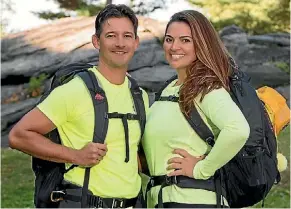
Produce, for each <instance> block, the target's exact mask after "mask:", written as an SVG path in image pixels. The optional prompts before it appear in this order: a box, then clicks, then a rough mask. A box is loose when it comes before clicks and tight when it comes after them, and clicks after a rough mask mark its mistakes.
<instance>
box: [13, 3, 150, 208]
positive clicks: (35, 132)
mask: <svg viewBox="0 0 291 209" xmlns="http://www.w3.org/2000/svg"><path fill="white" fill-rule="evenodd" d="M137 27H138V20H137V18H136V16H135V15H134V13H133V11H132V10H131V9H130V8H128V7H126V6H125V5H107V6H106V7H105V8H104V9H103V10H102V11H100V13H99V14H98V15H97V17H96V21H95V30H96V31H95V34H94V35H93V36H92V43H93V45H94V47H95V48H96V49H99V65H98V67H93V68H91V69H89V70H91V71H92V72H94V74H95V76H96V77H97V78H98V81H99V82H100V84H101V85H100V86H102V88H103V90H104V91H105V93H106V97H107V102H108V110H109V112H118V113H123V114H126V113H135V110H134V105H133V101H132V96H131V93H130V89H129V80H128V78H127V76H126V73H127V70H128V64H129V61H130V60H131V58H132V56H133V54H134V51H135V50H136V49H137V47H138V44H139V38H138V36H137ZM143 99H144V102H145V107H146V108H148V96H147V94H146V92H145V91H143ZM96 125H98V124H96ZM55 128H57V129H58V131H59V134H60V137H61V141H62V144H63V145H60V144H56V143H53V142H52V141H50V140H48V139H47V138H46V137H44V135H45V134H46V133H48V132H50V131H52V130H53V129H55ZM128 129H129V153H125V148H124V147H125V143H126V142H125V136H124V135H125V134H124V127H123V125H122V122H121V120H120V119H115V118H114V119H111V120H109V126H108V132H107V135H106V138H105V144H99V143H93V142H92V137H93V130H94V108H93V105H92V100H91V97H90V93H89V92H88V89H87V88H86V87H85V85H84V83H83V82H82V80H81V79H80V78H79V77H76V78H74V79H72V80H71V81H69V82H68V83H67V84H64V85H62V86H60V87H57V88H56V89H54V90H53V91H52V92H51V93H50V95H49V96H48V97H47V98H46V99H45V100H44V101H43V102H42V103H40V104H39V105H38V106H37V107H36V108H34V109H33V110H31V111H30V112H29V113H27V114H26V115H25V116H24V117H23V118H22V119H21V120H20V121H19V122H18V123H17V124H16V125H15V126H14V128H13V129H12V130H11V132H10V134H9V143H10V146H11V147H12V148H15V149H18V150H21V151H23V152H25V153H28V154H30V155H32V156H35V157H37V158H40V159H44V160H50V161H54V162H61V163H67V164H68V165H70V164H76V165H79V166H78V167H75V168H74V169H72V170H70V171H69V172H67V173H66V174H65V175H64V180H65V182H69V183H71V184H73V185H77V186H80V187H82V185H83V180H84V171H85V169H84V167H88V166H89V167H91V166H92V167H91V173H90V182H89V191H90V192H92V193H93V195H94V196H97V197H101V201H102V198H103V199H104V198H107V202H106V204H105V206H106V205H107V206H108V207H111V206H115V205H114V204H112V205H108V199H109V203H110V204H111V203H114V202H115V199H114V198H122V199H125V200H129V201H125V205H122V204H121V205H122V206H123V207H128V206H133V205H134V204H135V202H134V200H136V197H137V195H138V193H139V191H140V188H141V179H140V176H139V174H138V169H137V167H138V162H137V148H138V144H139V139H140V135H141V131H140V127H139V123H138V121H137V120H132V121H128ZM127 155H128V156H127ZM125 156H126V157H128V160H127V161H125V160H124V159H125ZM132 200H133V201H132ZM104 201H105V200H104ZM104 203H105V202H104ZM127 203H129V204H127ZM121 205H119V206H118V207H120V206H121ZM89 206H90V205H88V207H89ZM95 206H97V205H95ZM103 206H104V204H103ZM60 207H81V203H80V202H78V201H77V202H76V201H70V200H66V201H62V202H61V203H60Z"/></svg>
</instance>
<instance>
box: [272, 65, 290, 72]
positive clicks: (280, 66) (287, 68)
mask: <svg viewBox="0 0 291 209" xmlns="http://www.w3.org/2000/svg"><path fill="white" fill-rule="evenodd" d="M274 65H275V66H276V67H277V68H279V69H281V70H282V71H284V72H286V73H288V74H290V65H289V64H288V63H286V62H275V63H274Z"/></svg>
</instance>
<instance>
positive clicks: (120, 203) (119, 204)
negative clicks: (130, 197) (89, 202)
mask: <svg viewBox="0 0 291 209" xmlns="http://www.w3.org/2000/svg"><path fill="white" fill-rule="evenodd" d="M111 208H124V200H119V199H113V200H112V205H111Z"/></svg>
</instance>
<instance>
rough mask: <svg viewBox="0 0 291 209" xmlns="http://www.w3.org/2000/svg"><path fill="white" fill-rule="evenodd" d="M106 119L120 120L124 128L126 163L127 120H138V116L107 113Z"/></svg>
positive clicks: (127, 143)
mask: <svg viewBox="0 0 291 209" xmlns="http://www.w3.org/2000/svg"><path fill="white" fill-rule="evenodd" d="M105 117H108V118H120V119H121V121H122V124H123V128H124V135H125V153H126V155H125V160H124V162H126V163H127V162H128V161H129V131H128V123H127V120H139V117H138V115H136V114H131V113H127V114H121V113H117V112H114V113H107V116H105Z"/></svg>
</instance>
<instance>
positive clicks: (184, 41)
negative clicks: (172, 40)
mask: <svg viewBox="0 0 291 209" xmlns="http://www.w3.org/2000/svg"><path fill="white" fill-rule="evenodd" d="M182 42H183V43H188V42H190V40H189V39H183V40H182Z"/></svg>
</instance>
